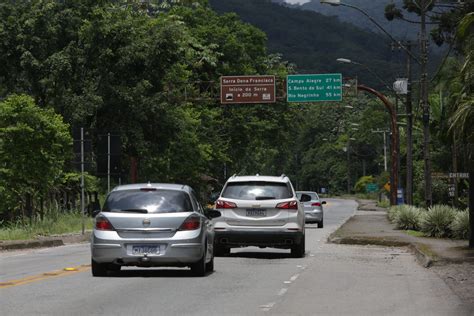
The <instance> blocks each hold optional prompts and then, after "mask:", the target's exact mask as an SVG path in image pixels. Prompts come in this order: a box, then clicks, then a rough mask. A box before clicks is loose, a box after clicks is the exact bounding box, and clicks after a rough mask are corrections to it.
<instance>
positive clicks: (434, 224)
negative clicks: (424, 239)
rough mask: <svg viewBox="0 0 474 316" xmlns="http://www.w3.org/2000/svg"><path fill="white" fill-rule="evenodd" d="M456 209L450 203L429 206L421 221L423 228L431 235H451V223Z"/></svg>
mask: <svg viewBox="0 0 474 316" xmlns="http://www.w3.org/2000/svg"><path fill="white" fill-rule="evenodd" d="M455 215H456V210H455V209H454V208H452V207H451V206H448V205H441V204H440V205H434V206H432V207H430V208H428V211H427V212H426V213H425V215H424V216H423V219H422V221H421V230H422V231H423V232H424V233H425V234H426V235H427V236H431V237H450V236H451V228H450V225H451V223H452V222H453V220H454V217H455Z"/></svg>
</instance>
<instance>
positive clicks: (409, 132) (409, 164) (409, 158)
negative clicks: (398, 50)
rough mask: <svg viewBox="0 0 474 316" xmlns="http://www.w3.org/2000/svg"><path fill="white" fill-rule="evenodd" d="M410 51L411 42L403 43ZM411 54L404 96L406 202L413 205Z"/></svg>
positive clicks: (408, 55)
mask: <svg viewBox="0 0 474 316" xmlns="http://www.w3.org/2000/svg"><path fill="white" fill-rule="evenodd" d="M405 47H406V48H407V49H408V51H409V52H411V42H410V41H408V42H407V43H406V45H405ZM411 81H412V75H411V56H410V54H407V82H408V84H407V96H406V114H407V184H406V189H407V192H406V197H407V204H408V205H413V109H412V103H411Z"/></svg>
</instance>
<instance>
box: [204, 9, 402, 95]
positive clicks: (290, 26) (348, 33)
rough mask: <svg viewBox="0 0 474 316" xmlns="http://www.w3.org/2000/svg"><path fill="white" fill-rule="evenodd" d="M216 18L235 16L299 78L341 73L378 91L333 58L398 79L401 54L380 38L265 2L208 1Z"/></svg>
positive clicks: (363, 76) (332, 19) (327, 18)
mask: <svg viewBox="0 0 474 316" xmlns="http://www.w3.org/2000/svg"><path fill="white" fill-rule="evenodd" d="M209 2H210V4H211V6H212V8H213V9H214V10H216V11H218V12H221V13H223V12H235V13H236V14H238V15H239V16H240V18H241V19H242V20H244V21H245V22H248V23H251V24H253V25H255V26H257V27H258V28H260V29H262V30H263V31H264V32H265V33H266V34H267V37H268V49H269V51H270V52H272V53H281V54H283V58H284V59H286V60H288V61H290V62H292V63H295V64H296V65H297V72H299V73H324V72H342V73H343V75H344V76H348V77H354V76H356V75H357V76H358V77H359V78H360V79H361V81H363V82H365V83H367V84H370V85H373V86H375V87H381V86H380V82H378V81H377V80H376V79H374V77H373V76H371V75H370V74H368V73H367V72H365V71H363V69H360V68H358V67H353V66H351V65H341V64H339V63H337V62H336V59H337V58H341V57H342V58H349V59H352V60H354V61H357V62H360V63H363V64H367V65H370V66H371V68H373V69H375V70H376V71H377V72H378V74H379V75H381V76H383V77H384V78H386V80H387V81H389V82H390V81H391V80H392V79H394V78H395V77H396V76H404V66H403V64H404V60H405V57H404V54H402V53H399V52H398V51H395V52H393V51H392V50H391V48H390V43H389V41H388V39H387V38H386V37H384V36H382V35H380V34H376V33H373V32H370V31H367V30H363V29H360V28H357V27H355V26H354V25H352V24H349V23H344V22H341V21H339V20H338V19H337V18H336V17H334V16H325V15H322V14H319V13H316V12H313V11H306V10H297V9H294V8H290V7H287V6H283V5H280V4H276V3H272V2H271V1H268V0H210V1H209Z"/></svg>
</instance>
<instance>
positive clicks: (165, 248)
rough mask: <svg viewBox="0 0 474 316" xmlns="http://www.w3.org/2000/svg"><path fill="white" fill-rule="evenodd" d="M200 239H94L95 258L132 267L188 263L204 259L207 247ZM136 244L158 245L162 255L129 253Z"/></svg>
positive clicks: (100, 261)
mask: <svg viewBox="0 0 474 316" xmlns="http://www.w3.org/2000/svg"><path fill="white" fill-rule="evenodd" d="M201 240H202V239H201V238H195V239H191V240H176V241H172V240H153V239H152V240H107V239H101V238H98V237H97V236H96V235H95V234H93V235H92V238H91V255H92V259H94V261H96V262H98V263H115V264H119V265H132V266H186V265H187V264H190V263H194V262H196V261H198V260H199V259H200V258H202V255H203V251H204V246H203V244H202V242H201ZM133 245H157V246H159V248H160V252H159V254H146V255H145V254H139V255H134V254H131V252H130V247H131V246H133Z"/></svg>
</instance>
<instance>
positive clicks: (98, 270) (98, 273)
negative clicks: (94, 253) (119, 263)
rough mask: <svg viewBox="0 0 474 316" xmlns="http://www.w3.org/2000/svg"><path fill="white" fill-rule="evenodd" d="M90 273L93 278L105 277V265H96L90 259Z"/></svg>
mask: <svg viewBox="0 0 474 316" xmlns="http://www.w3.org/2000/svg"><path fill="white" fill-rule="evenodd" d="M91 271H92V276H95V277H103V276H107V263H98V262H96V261H94V259H91Z"/></svg>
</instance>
